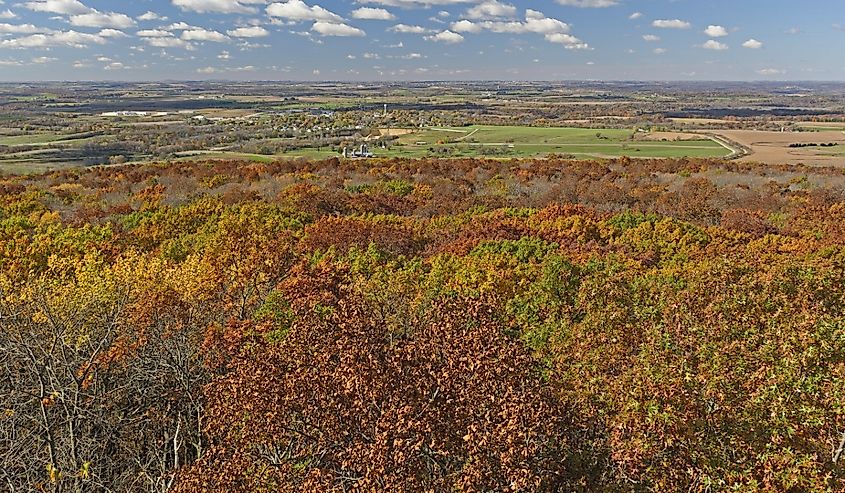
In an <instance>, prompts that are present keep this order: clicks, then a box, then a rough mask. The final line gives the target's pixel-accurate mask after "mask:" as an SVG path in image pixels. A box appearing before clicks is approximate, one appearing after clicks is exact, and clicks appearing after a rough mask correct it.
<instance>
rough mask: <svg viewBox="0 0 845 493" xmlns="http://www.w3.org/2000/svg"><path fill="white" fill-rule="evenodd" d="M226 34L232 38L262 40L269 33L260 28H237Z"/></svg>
mask: <svg viewBox="0 0 845 493" xmlns="http://www.w3.org/2000/svg"><path fill="white" fill-rule="evenodd" d="M226 34H228V35H229V36H232V37H233V38H263V37H265V36H269V35H270V31H268V30H266V29H264V28H263V27H261V26H250V27H239V28H237V29H232V30H230V31H226Z"/></svg>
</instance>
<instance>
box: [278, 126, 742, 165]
mask: <svg viewBox="0 0 845 493" xmlns="http://www.w3.org/2000/svg"><path fill="white" fill-rule="evenodd" d="M383 132H384V133H388V132H390V133H391V134H393V135H396V134H397V133H401V135H399V137H398V138H397V139H396V140H395V141H394V142H393V144H392V145H391V147H389V148H387V149H380V148H373V149H371V150H372V151H373V152H374V153H375V154H376V155H377V156H380V157H408V158H415V157H427V156H444V157H516V158H520V157H543V156H547V155H550V154H556V155H568V156H572V157H578V158H587V157H598V158H602V157H619V156H629V157H643V158H660V157H667V158H668V157H726V156H728V155H730V154H731V150H729V149H727V148H725V147H724V146H722V145H721V144H719V143H718V142H715V141H714V140H712V139H710V138H708V137H706V136H703V135H702V136H701V137H700V138H698V139H694V140H647V139H644V138H643V137H644V136H647V135H648V134H642V133H640V134H637V133H635V132H634V131H632V130H623V129H593V128H565V127H554V128H547V127H517V126H483V125H473V126H467V127H432V128H426V129H419V130H413V131H410V129H406V131H404V132H397V129H389V130H384V131H383ZM288 154H289V155H292V156H301V157H308V158H315V157H327V156H331V155H337V154H336V152H334V151H333V150H331V149H326V148H324V149H322V150H316V149H298V150H295V151H291V152H290V153H288Z"/></svg>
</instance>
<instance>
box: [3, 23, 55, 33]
mask: <svg viewBox="0 0 845 493" xmlns="http://www.w3.org/2000/svg"><path fill="white" fill-rule="evenodd" d="M50 31H51V30H50V29H46V28H43V27H37V26H34V25H32V24H4V23H0V33H9V34H34V33H43V32H50Z"/></svg>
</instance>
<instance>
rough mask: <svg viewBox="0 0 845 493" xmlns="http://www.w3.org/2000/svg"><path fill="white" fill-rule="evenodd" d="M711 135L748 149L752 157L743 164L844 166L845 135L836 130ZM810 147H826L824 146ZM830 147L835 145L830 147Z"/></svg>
mask: <svg viewBox="0 0 845 493" xmlns="http://www.w3.org/2000/svg"><path fill="white" fill-rule="evenodd" d="M821 128H829V127H821ZM714 134H716V135H719V136H722V137H725V138H727V139H729V140H730V141H732V142H737V143H739V144H741V145H742V146H745V147H747V148H748V149H750V150H751V154H750V155H748V156H745V157H743V158H742V160H743V161H746V162H764V163H784V164H807V165H813V166H839V165H842V164H843V161H842V156H843V154H844V153H845V132H843V131H839V130H819V131H811V132H771V131H758V130H718V131H714ZM813 144H825V146H821V145H813ZM830 144H835V145H833V146H831V145H830ZM790 146H793V147H790ZM796 146H803V147H796Z"/></svg>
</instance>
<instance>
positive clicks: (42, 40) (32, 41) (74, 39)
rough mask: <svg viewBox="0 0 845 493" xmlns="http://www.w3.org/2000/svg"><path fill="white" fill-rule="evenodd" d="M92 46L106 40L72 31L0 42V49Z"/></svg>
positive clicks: (95, 35)
mask: <svg viewBox="0 0 845 493" xmlns="http://www.w3.org/2000/svg"><path fill="white" fill-rule="evenodd" d="M92 44H98V45H103V44H106V38H104V37H102V36H99V35H97V34H88V33H80V32H77V31H73V30H71V31H57V32H51V33H49V34H33V35H30V36H25V37H23V38H15V39H4V40H3V41H0V48H17V49H21V48H52V47H60V46H68V47H71V48H85V47H88V46H90V45H92Z"/></svg>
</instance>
